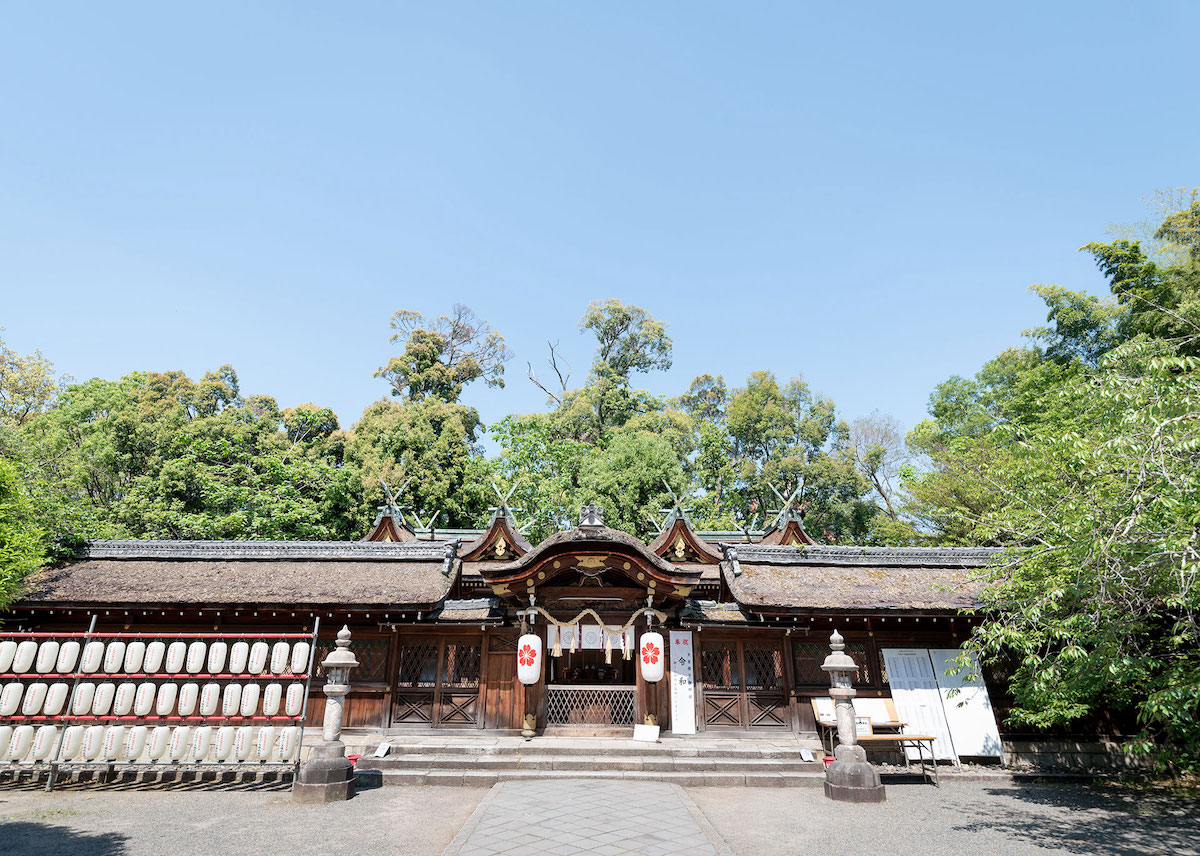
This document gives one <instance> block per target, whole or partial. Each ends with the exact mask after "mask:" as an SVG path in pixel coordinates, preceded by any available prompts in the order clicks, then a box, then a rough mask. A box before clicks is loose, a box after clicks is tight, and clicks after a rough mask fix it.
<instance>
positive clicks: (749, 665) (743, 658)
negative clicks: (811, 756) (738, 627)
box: [700, 639, 791, 730]
mask: <svg viewBox="0 0 1200 856" xmlns="http://www.w3.org/2000/svg"><path fill="white" fill-rule="evenodd" d="M700 678H701V682H702V692H703V701H702V703H701V714H702V715H701V720H702V721H703V723H704V728H705V730H709V729H721V728H731V729H759V728H778V729H788V728H790V727H791V725H790V721H789V711H788V696H787V688H786V687H785V685H784V664H783V649H782V647H781V646H780V644H779V643H778V642H775V641H771V640H763V641H759V640H750V641H743V640H732V639H730V640H724V639H705V640H703V641H702V642H701V643H700Z"/></svg>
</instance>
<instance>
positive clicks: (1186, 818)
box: [688, 777, 1200, 856]
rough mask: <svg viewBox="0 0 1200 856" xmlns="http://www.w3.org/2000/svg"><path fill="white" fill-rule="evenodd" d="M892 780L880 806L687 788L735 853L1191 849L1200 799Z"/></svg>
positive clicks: (819, 796) (1021, 855) (979, 855)
mask: <svg viewBox="0 0 1200 856" xmlns="http://www.w3.org/2000/svg"><path fill="white" fill-rule="evenodd" d="M948 779H949V777H943V779H942V786H941V788H934V787H931V786H928V785H909V784H904V785H890V786H889V787H888V789H887V802H885V803H882V804H878V805H851V804H847V803H835V802H832V801H830V800H828V799H826V798H825V796H824V794H823V792H822V791H821V790H819V789H816V788H791V789H786V790H774V789H769V788H761V789H751V788H689V789H688V793H689V794H691V797H692V799H693V800H695V802H696V804H697V805H698V806H699V807H700V810H701V811H703V812H704V814H705V815H706V816H707V817H708V819H709V821H710V822H711V823H712V825H713V826H714V827H715V828H716V830H717V831H718V832H719V833H721V835H722V836H724V838H725V841H726V842H727V843H728V844H729V846H730V848H731V849H732V850H733V852H734V853H736V854H739V856H741V854H747V856H749V854H760V855H761V854H774V853H781V854H782V853H838V852H842V853H880V854H887V856H963V854H969V856H1034V854H1036V855H1037V856H1049V854H1058V853H1070V854H1080V856H1135V854H1136V856H1146V854H1152V856H1157V854H1163V856H1168V854H1169V856H1195V854H1198V853H1200V849H1198V848H1200V800H1196V799H1186V798H1178V797H1165V796H1152V795H1146V794H1140V795H1136V796H1135V795H1131V794H1128V793H1122V792H1114V791H1112V790H1111V789H1107V788H1097V787H1090V786H1086V785H1080V784H1069V785H1067V784H1014V783H1012V782H1011V781H1009V780H1007V779H1003V778H997V779H996V780H992V781H969V780H967V781H964V780H957V781H954V780H950V781H948Z"/></svg>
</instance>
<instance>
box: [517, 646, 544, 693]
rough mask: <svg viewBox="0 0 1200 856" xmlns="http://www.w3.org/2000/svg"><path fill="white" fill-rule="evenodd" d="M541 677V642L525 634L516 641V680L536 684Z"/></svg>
mask: <svg viewBox="0 0 1200 856" xmlns="http://www.w3.org/2000/svg"><path fill="white" fill-rule="evenodd" d="M541 677H542V640H541V637H539V636H536V635H534V634H533V633H526V634H525V635H524V636H522V637H521V638H520V639H518V640H517V680H519V681H520V682H521V683H523V684H526V685H528V684H536V683H537V682H538V681H539V680H540V679H541Z"/></svg>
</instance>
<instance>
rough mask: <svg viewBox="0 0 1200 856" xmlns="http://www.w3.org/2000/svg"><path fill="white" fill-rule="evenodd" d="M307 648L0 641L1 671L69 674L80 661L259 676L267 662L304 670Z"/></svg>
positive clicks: (95, 668)
mask: <svg viewBox="0 0 1200 856" xmlns="http://www.w3.org/2000/svg"><path fill="white" fill-rule="evenodd" d="M311 650H312V646H311V645H310V644H309V643H308V642H297V643H295V644H294V645H289V644H288V643H287V642H282V641H281V642H276V643H275V644H274V645H268V644H267V643H266V642H263V641H261V640H259V641H258V642H255V643H254V644H250V643H249V642H234V643H233V644H232V645H230V644H229V643H227V642H213V643H211V644H209V643H207V642H203V641H200V640H196V641H195V642H192V643H190V644H189V643H187V642H181V641H178V640H176V641H174V642H171V643H170V644H167V643H166V642H160V641H154V642H142V641H140V640H138V641H134V642H124V641H121V640H117V641H115V642H108V643H104V642H101V641H99V640H96V639H93V640H92V641H90V642H88V643H86V644H85V645H82V646H81V645H80V643H79V642H78V641H76V640H74V639H69V640H67V641H66V642H62V643H60V642H57V641H56V640H53V639H48V640H46V641H45V642H42V643H41V644H40V645H39V644H38V643H37V642H34V641H33V640H32V639H26V640H24V641H22V642H16V641H14V640H12V639H6V640H4V641H3V642H0V673H5V672H9V673H14V674H19V675H20V674H32V673H33V672H35V671H36V672H39V673H41V674H47V673H51V672H53V673H57V674H68V673H70V672H72V671H74V670H75V666H76V665H77V664H78V666H79V671H80V672H83V673H85V674H93V673H95V672H99V671H101V669H103V671H105V672H108V673H109V674H114V673H125V674H153V673H156V672H159V671H160V670H162V671H163V672H166V673H167V674H175V675H178V674H183V673H185V672H186V673H189V674H193V675H194V674H198V673H200V672H205V671H207V673H208V674H211V675H217V674H244V673H248V674H251V675H261V674H263V673H264V672H265V671H266V670H267V668H268V667H270V670H271V673H272V674H276V675H282V674H284V673H285V672H291V673H292V674H307V673H308V661H309V653H310V652H311ZM206 667H207V668H206Z"/></svg>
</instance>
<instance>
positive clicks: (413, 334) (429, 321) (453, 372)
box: [375, 304, 512, 401]
mask: <svg viewBox="0 0 1200 856" xmlns="http://www.w3.org/2000/svg"><path fill="white" fill-rule="evenodd" d="M391 326H392V329H393V330H395V331H396V332H395V333H394V334H393V335H392V338H391V342H392V343H393V344H399V345H401V346H402V347H403V348H404V351H403V353H401V354H400V356H398V357H392V358H391V359H390V360H388V362H387V365H384V366H381V367H380V368H379V369H378V370H377V371H376V372H375V376H376V377H382V378H383V379H384V380H386V381H387V382H388V383H389V384H391V385H392V394H393V395H396V396H400V397H403V398H405V399H407V400H409V401H420V400H421V399H423V398H425V397H426V396H432V397H434V398H438V399H441V400H442V401H457V400H458V399H459V397H460V396H461V395H462V391H463V387H464V386H466V385H467V384H468V383H470V382H471V381H473V380H478V379H480V378H482V379H483V381H484V383H486V384H487V385H488V386H499V387H503V386H504V365H505V363H506V362H507V361H508V360H509V359H511V358H512V352H511V351H510V350H509V349H508V346H507V345H506V344H505V343H504V337H503V336H501V335H500V334H499V333H498V332H496V331H495V330H493V329H492V327H491V325H490V324H488V323H487V321H485V320H483V319H482V318H480V317H479V316H477V315H476V314H475V313H474V312H472V311H471V310H470V309H468V308H467V307H466V306H463V305H461V304H458V305H456V306H455V307H454V309H453V310H452V311H451V313H450V314H449V315H440V316H438V317H437V318H426V317H425V316H423V315H421V314H420V313H419V312H413V311H411V310H408V309H401V310H400V311H399V312H397V313H396V314H394V315H393V316H392V322H391Z"/></svg>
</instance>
